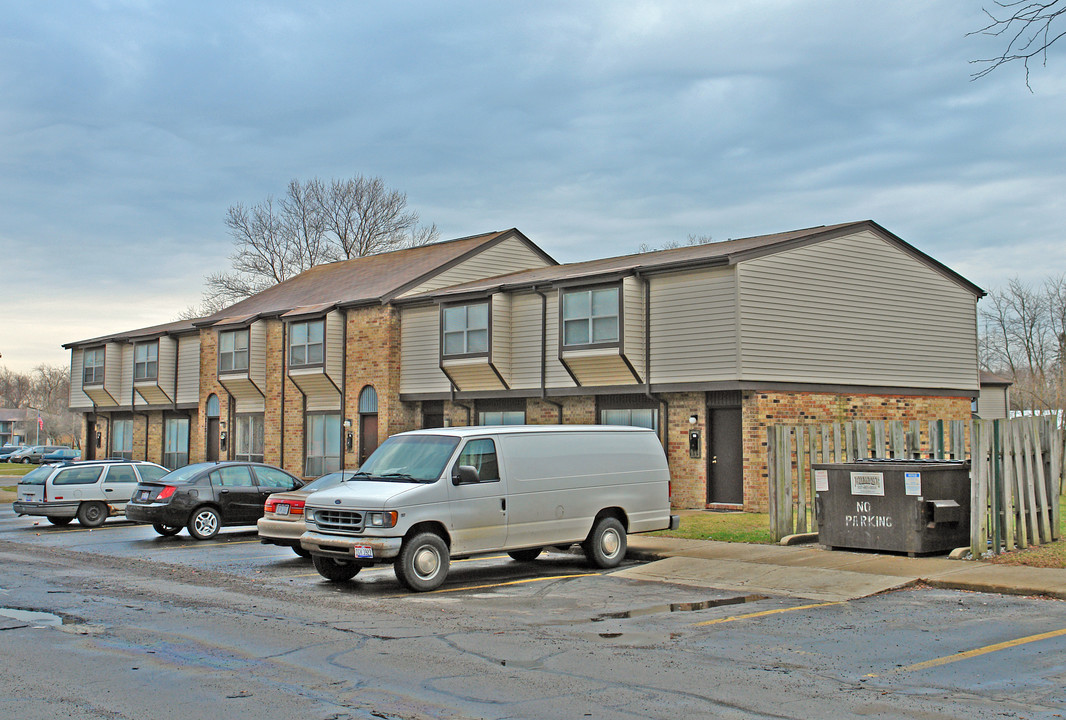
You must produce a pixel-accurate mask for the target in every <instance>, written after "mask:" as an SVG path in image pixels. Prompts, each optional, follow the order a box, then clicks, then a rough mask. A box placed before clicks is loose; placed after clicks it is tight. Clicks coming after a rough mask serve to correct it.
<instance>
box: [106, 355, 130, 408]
mask: <svg viewBox="0 0 1066 720" xmlns="http://www.w3.org/2000/svg"><path fill="white" fill-rule="evenodd" d="M115 348H116V350H117V352H116V355H118V356H119V357H120V358H121V360H119V363H120V366H119V387H118V396H117V397H116V398H115V399H116V400H118V404H119V405H130V404H132V403H133V345H132V344H128V345H116V346H115ZM107 359H108V360H109V361H110V360H111V357H110V356H108V358H107ZM104 372H105V373H106V372H108V371H107V370H105V371H104ZM105 382H106V381H105Z"/></svg>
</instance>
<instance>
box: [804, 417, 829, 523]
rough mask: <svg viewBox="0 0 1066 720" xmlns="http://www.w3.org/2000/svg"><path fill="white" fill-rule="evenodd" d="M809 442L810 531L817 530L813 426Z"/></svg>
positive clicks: (815, 458) (808, 489)
mask: <svg viewBox="0 0 1066 720" xmlns="http://www.w3.org/2000/svg"><path fill="white" fill-rule="evenodd" d="M824 427H825V426H824V425H823V428H824ZM822 437H823V438H824V437H825V435H824V434H823V435H822ZM810 443H811V454H810V459H811V462H810V468H811V472H810V484H809V485H807V497H808V499H809V500H810V504H811V526H810V527H811V532H818V518H816V517H815V516H814V498H815V497H816V494H815V492H814V464H815V463H816V462H818V448H817V446H816V443H815V433H814V428H811V437H810ZM804 516H806V513H805V514H804Z"/></svg>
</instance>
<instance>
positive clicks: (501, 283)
mask: <svg viewBox="0 0 1066 720" xmlns="http://www.w3.org/2000/svg"><path fill="white" fill-rule="evenodd" d="M863 230H872V231H874V232H875V233H877V234H878V235H880V236H881V237H883V238H884V239H885V240H887V241H889V242H890V243H892V244H894V245H897V246H898V247H899V248H900V249H901V250H903V251H904V252H906V253H907V254H909V255H911V256H912V257H914V258H916V259H917V260H919V261H920V262H922V263H924V264H925V265H928V266H929V267H931V268H933V269H934V270H936V271H937V272H939V273H940V274H942V275H944V276H946V277H948V278H949V279H951V280H953V281H955V282H957V283H958V284H960V285H962V286H963V287H965V288H966V289H967V290H969V291H970V292H972V293H974V294H975V295H977V296H978V297H983V296H984V295H985V291H984V290H982V289H981V288H979V287H978V286H977V285H974V284H973V283H971V282H970V281H969V280H967V279H966V278H964V277H962V276H961V275H959V274H958V273H956V272H955V271H954V270H952V269H950V268H949V267H947V266H946V265H943V264H942V263H940V262H938V261H937V260H934V259H933V258H931V257H929V256H928V255H926V254H925V253H923V252H921V251H920V250H918V249H917V248H915V247H913V246H912V245H909V244H908V243H906V242H904V241H903V240H902V239H900V238H899V237H897V236H896V235H894V234H892V233H891V232H889V231H888V230H886V229H884V228H883V227H881V226H880V225H878V224H877V223H875V222H874V221H872V220H864V221H861V222H850V223H840V224H837V225H819V226H817V227H811V228H805V229H802V230H790V231H788V232H782V233H774V234H772V235H758V236H754V237H748V238H740V239H736V240H725V241H722V242H713V243H707V244H704V245H691V246H686V247H681V248H673V249H670V250H657V251H654V252H646V253H636V254H633V255H622V256H619V257H610V258H603V259H600V260H587V261H585V262H577V263H566V264H563V265H556V266H553V267H545V268H536V269H534V270H523V271H521V272H516V273H510V274H507V275H498V276H496V277H492V278H486V279H484V280H476V281H473V282H468V283H463V284H461V285H453V286H450V287H447V288H442V289H440V290H434V291H431V292H426V293H419V294H418V295H412V296H408V297H405V298H403V299H402V300H397V301H396V302H397V303H401V302H402V303H408V302H425V301H427V300H430V299H433V298H445V297H457V296H463V295H483V294H486V293H492V292H500V291H505V290H517V289H522V288H531V287H533V286H537V285H566V284H568V283H570V282H574V283H577V282H580V281H588V280H597V281H607V280H611V279H615V278H618V277H622V276H626V275H633V274H635V273H651V272H668V271H671V270H679V269H687V268H697V267H713V266H716V265H721V266H725V265H735V264H736V263H738V262H742V261H744V260H749V259H752V258H756V257H761V256H763V255H768V254H772V253H778V252H783V251H784V250H789V249H792V248H795V247H799V246H801V245H805V244H810V243H815V242H820V241H823V240H829V239H832V238H837V237H842V236H845V235H851V234H853V233H856V232H861V231H863Z"/></svg>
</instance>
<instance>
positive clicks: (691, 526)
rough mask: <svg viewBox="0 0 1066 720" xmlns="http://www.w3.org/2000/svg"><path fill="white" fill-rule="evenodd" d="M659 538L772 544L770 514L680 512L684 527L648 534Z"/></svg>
mask: <svg viewBox="0 0 1066 720" xmlns="http://www.w3.org/2000/svg"><path fill="white" fill-rule="evenodd" d="M648 534H649V535H658V536H660V537H675V538H685V539H688V540H722V541H723V542H746V543H770V542H771V541H772V539H771V537H770V516H769V515H768V514H766V513H746V512H710V511H699V512H693V513H684V514H682V515H681V527H679V528H678V529H677V530H662V531H660V532H654V533H648Z"/></svg>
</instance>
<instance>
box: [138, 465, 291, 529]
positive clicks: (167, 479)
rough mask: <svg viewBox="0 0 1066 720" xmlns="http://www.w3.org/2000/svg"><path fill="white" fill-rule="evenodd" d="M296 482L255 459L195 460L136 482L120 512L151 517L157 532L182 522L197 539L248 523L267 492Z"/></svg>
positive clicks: (253, 520) (259, 510) (260, 511)
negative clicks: (129, 497) (197, 461)
mask: <svg viewBox="0 0 1066 720" xmlns="http://www.w3.org/2000/svg"><path fill="white" fill-rule="evenodd" d="M301 486H303V481H301V480H299V479H298V478H295V477H293V476H292V475H290V474H289V473H287V472H285V471H284V470H279V469H278V468H276V467H271V466H270V465H263V464H261V463H248V462H211V463H196V464H195V465H186V466H185V467H183V468H178V469H177V470H174V471H173V472H170V473H167V474H166V475H164V476H163V477H161V478H159V479H158V480H154V481H152V482H142V483H139V484H138V485H137V489H136V490H135V491H134V492H133V497H132V498H131V499H130V501H129V503H128V504H127V505H126V518H127V519H129V520H133V521H135V522H142V523H151V524H152V527H154V528H155V531H156V532H157V533H159V534H160V535H177V534H178V533H179V532H181V529H182V528H183V527H185V528H188V530H189V534H190V535H192V536H193V537H194V538H196V539H197V540H207V539H209V538H213V537H214V536H215V535H217V534H218V531H219V529H220V528H222V527H224V526H230V525H254V524H255V523H256V521H257V520H258V519H259V518H261V517H262V516H263V504H264V503H265V502H266V499H267V497H269V496H270V495H271V494H272V493H276V492H282V491H286V490H295V489H296V488H298V487H301Z"/></svg>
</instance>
